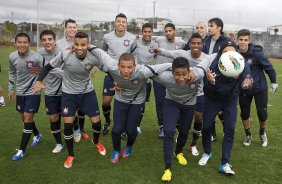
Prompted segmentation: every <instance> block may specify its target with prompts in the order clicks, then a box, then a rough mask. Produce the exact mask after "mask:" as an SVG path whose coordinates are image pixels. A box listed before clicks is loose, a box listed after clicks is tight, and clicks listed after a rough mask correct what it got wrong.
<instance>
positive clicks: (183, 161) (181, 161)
mask: <svg viewBox="0 0 282 184" xmlns="http://www.w3.org/2000/svg"><path fill="white" fill-rule="evenodd" d="M174 156H175V158H176V159H177V160H178V163H179V164H180V165H187V160H186V158H185V157H184V156H183V153H178V154H174Z"/></svg>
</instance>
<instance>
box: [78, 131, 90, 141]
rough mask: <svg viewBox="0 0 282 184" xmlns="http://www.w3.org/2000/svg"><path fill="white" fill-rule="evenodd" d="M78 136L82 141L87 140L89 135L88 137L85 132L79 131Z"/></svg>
mask: <svg viewBox="0 0 282 184" xmlns="http://www.w3.org/2000/svg"><path fill="white" fill-rule="evenodd" d="M80 134H81V137H82V138H83V139H84V140H87V139H89V135H88V134H87V133H86V132H84V131H81V132H80Z"/></svg>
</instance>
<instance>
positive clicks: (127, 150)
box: [122, 146, 132, 158]
mask: <svg viewBox="0 0 282 184" xmlns="http://www.w3.org/2000/svg"><path fill="white" fill-rule="evenodd" d="M131 151H132V146H126V147H125V148H124V149H123V151H122V158H127V157H129V156H130V155H131Z"/></svg>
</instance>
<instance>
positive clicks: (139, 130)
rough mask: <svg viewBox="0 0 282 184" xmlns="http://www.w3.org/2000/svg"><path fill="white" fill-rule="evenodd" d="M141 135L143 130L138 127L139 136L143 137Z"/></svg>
mask: <svg viewBox="0 0 282 184" xmlns="http://www.w3.org/2000/svg"><path fill="white" fill-rule="evenodd" d="M141 134H142V131H141V128H140V127H137V135H141Z"/></svg>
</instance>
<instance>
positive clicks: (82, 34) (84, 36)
mask: <svg viewBox="0 0 282 184" xmlns="http://www.w3.org/2000/svg"><path fill="white" fill-rule="evenodd" d="M74 38H87V40H89V37H88V34H87V33H85V32H82V31H79V32H77V33H75V35H74Z"/></svg>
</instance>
